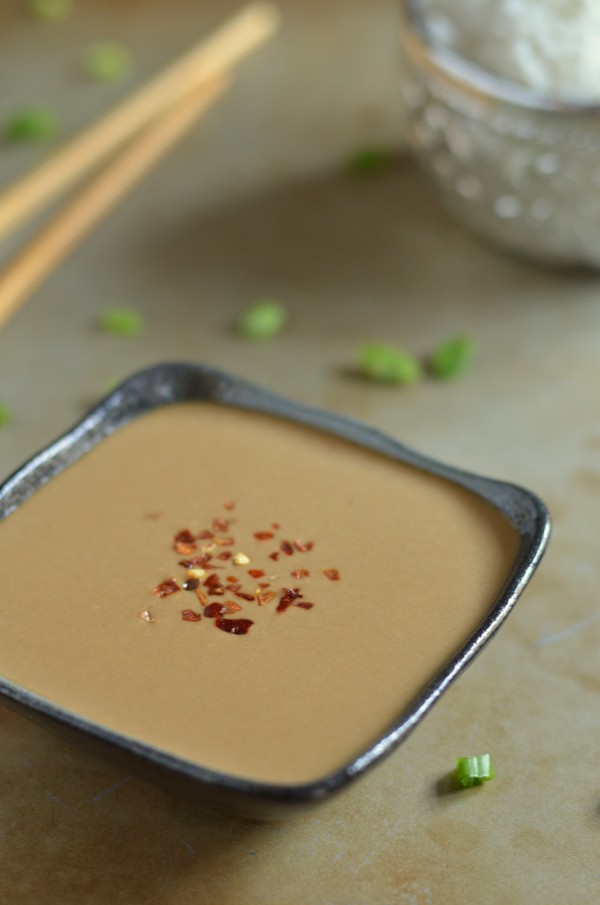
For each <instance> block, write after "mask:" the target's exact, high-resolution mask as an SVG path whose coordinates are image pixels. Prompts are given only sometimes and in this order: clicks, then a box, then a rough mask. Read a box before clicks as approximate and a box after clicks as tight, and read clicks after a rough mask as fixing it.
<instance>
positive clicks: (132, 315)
mask: <svg viewBox="0 0 600 905" xmlns="http://www.w3.org/2000/svg"><path fill="white" fill-rule="evenodd" d="M100 326H101V327H102V329H103V330H106V332H107V333H115V334H117V335H118V336H137V335H138V333H141V331H142V329H143V326H144V321H143V319H142V316H141V314H138V312H137V311H134V310H133V308H107V309H106V311H104V312H103V313H102V315H101V317H100Z"/></svg>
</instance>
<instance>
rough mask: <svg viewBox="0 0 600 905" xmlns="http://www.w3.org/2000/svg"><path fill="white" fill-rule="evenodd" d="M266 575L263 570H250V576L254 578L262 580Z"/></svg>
mask: <svg viewBox="0 0 600 905" xmlns="http://www.w3.org/2000/svg"><path fill="white" fill-rule="evenodd" d="M264 574H265V573H264V571H263V570H262V569H248V575H251V576H252V578H262V577H263V575H264Z"/></svg>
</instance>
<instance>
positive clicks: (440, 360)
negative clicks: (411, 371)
mask: <svg viewBox="0 0 600 905" xmlns="http://www.w3.org/2000/svg"><path fill="white" fill-rule="evenodd" d="M474 354H475V341H474V339H473V337H471V336H455V337H454V338H453V339H449V340H447V341H446V342H444V343H442V344H441V345H439V346H438V347H437V349H435V351H434V353H433V355H432V356H431V360H430V362H429V367H430V370H431V373H432V374H433V376H434V377H439V378H440V379H441V380H451V379H452V378H453V377H459V376H460V375H461V374H463V373H464V372H465V371H466V370H467V368H468V367H469V365H470V364H471V362H472V360H473V356H474Z"/></svg>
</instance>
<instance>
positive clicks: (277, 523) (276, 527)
mask: <svg viewBox="0 0 600 905" xmlns="http://www.w3.org/2000/svg"><path fill="white" fill-rule="evenodd" d="M271 528H272V529H273V531H279V529H280V528H281V525H280V524H279V522H273V524H272V525H271Z"/></svg>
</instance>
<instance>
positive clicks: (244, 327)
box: [237, 300, 287, 339]
mask: <svg viewBox="0 0 600 905" xmlns="http://www.w3.org/2000/svg"><path fill="white" fill-rule="evenodd" d="M286 321H287V312H286V310H285V308H283V307H282V306H281V305H280V304H279V302H274V301H271V300H265V301H262V302H257V303H256V304H255V305H252V306H251V307H250V308H248V309H247V310H246V311H245V312H244V314H243V315H242V316H241V318H240V319H239V321H238V324H237V329H238V332H239V333H240V334H241V335H242V336H245V337H246V338H247V339H271V338H272V337H273V336H276V335H277V334H278V333H279V332H280V331H281V330H282V329H283V327H284V326H285V324H286Z"/></svg>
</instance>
